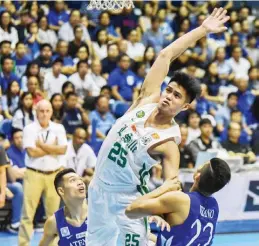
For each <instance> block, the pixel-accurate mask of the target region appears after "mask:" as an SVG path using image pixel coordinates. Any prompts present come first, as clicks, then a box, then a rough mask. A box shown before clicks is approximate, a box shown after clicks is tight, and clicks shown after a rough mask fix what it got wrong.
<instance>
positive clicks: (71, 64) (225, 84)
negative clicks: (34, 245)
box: [0, 0, 259, 233]
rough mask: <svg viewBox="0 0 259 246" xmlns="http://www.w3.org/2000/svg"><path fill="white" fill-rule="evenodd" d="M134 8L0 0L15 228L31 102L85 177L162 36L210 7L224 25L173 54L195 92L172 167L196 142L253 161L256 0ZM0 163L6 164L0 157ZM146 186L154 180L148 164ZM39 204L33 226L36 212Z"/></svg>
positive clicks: (256, 140)
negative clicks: (46, 111)
mask: <svg viewBox="0 0 259 246" xmlns="http://www.w3.org/2000/svg"><path fill="white" fill-rule="evenodd" d="M134 4H135V8H134V9H123V10H121V11H109V12H107V11H102V10H94V11H89V10H87V8H86V6H87V3H86V2H76V1H73V2H64V1H62V0H58V1H55V2H54V1H53V2H52V1H44V2H38V1H15V2H12V1H1V5H0V87H1V97H0V98H1V101H0V106H1V109H0V113H1V114H0V133H1V134H0V142H1V145H2V146H3V147H4V149H5V151H6V153H7V157H8V158H7V160H6V161H7V162H10V165H9V167H8V169H7V170H8V172H7V176H8V188H9V190H10V191H11V193H12V195H10V197H9V198H8V193H7V198H8V199H9V200H11V202H12V205H11V206H12V208H13V211H15V212H13V214H12V218H11V222H10V223H12V225H11V226H9V227H8V230H9V231H10V232H13V233H17V231H18V227H19V221H20V218H21V209H22V201H23V187H22V180H23V177H24V171H25V169H26V163H25V150H24V149H23V144H22V140H23V128H24V127H25V126H26V125H28V124H30V123H31V122H33V121H35V120H36V114H35V105H36V104H37V102H39V101H40V100H41V99H43V98H45V99H48V100H50V102H51V104H52V107H53V116H52V120H53V121H54V122H58V123H61V124H63V125H64V127H65V130H66V133H67V138H68V139H69V140H71V142H70V143H69V147H68V150H67V153H66V155H65V156H64V159H63V161H64V165H65V166H67V167H72V168H74V169H75V170H76V171H77V173H78V174H79V175H82V176H83V177H84V181H85V183H86V184H89V182H90V180H91V178H92V175H93V173H94V166H95V162H96V156H97V154H98V151H99V149H100V147H101V144H102V141H103V140H104V139H105V137H106V135H107V133H108V131H109V130H110V128H111V127H112V125H113V124H114V122H115V121H116V119H117V118H119V117H121V116H122V115H123V114H124V113H125V112H126V111H127V109H128V108H129V106H130V105H131V103H132V102H134V100H136V98H137V97H138V94H139V91H140V89H141V85H142V83H143V81H144V78H145V75H146V73H147V72H148V70H149V69H150V67H151V66H152V64H153V62H154V60H155V59H156V56H157V55H158V53H159V52H160V51H161V50H162V49H163V47H165V46H166V45H168V44H170V43H171V42H173V41H174V40H175V39H177V38H179V37H181V36H182V35H184V34H185V33H187V32H189V31H191V30H192V29H194V28H196V27H198V26H199V25H201V23H202V22H203V20H204V19H205V18H206V16H207V14H208V13H210V12H211V11H212V9H213V8H214V7H217V6H223V7H225V8H226V9H227V10H228V13H229V15H230V21H229V22H228V31H227V32H225V33H221V34H211V35H208V36H207V37H204V38H202V39H201V40H199V41H198V42H197V43H192V44H190V48H189V49H188V50H187V51H186V52H184V53H183V54H182V55H181V56H179V57H178V58H177V59H176V60H175V61H173V62H172V64H171V66H170V72H169V74H168V77H167V78H166V79H165V81H164V83H163V85H162V87H161V90H163V89H164V88H165V87H166V84H167V82H168V81H169V80H170V76H171V75H172V73H173V72H174V71H176V70H181V71H184V72H186V73H188V74H189V75H192V76H194V77H195V78H197V79H198V80H200V82H201V84H202V95H201V97H200V98H199V99H198V100H196V101H194V102H193V103H192V105H191V109H190V110H188V111H185V112H182V113H180V114H179V115H178V116H177V118H176V120H177V122H178V123H179V125H180V129H181V134H182V142H181V144H180V146H179V149H180V153H181V163H180V168H190V169H191V168H194V167H195V163H196V161H197V156H198V153H199V152H200V151H207V150H209V149H222V151H223V150H224V151H225V153H227V155H229V156H238V157H241V158H242V161H243V162H244V163H245V164H254V163H256V162H257V156H259V127H258V121H259V109H257V108H258V107H259V98H258V96H259V71H258V65H259V49H258V47H259V18H257V14H258V9H257V7H258V6H256V3H255V2H246V3H243V2H233V1H225V2H223V1H222V2H219V1H208V2H204V1H177V2H175V1H169V0H168V1H135V2H134ZM0 159H2V160H1V162H2V163H0V165H2V164H5V162H6V161H5V160H4V159H3V158H0ZM150 174H151V182H150V184H149V186H150V188H151V189H154V188H156V187H157V186H159V185H160V184H161V183H162V182H163V180H162V177H161V166H160V165H159V164H158V165H157V166H156V167H154V168H153V169H152V171H151V173H150ZM40 207H41V206H39V210H38V212H37V213H36V217H35V228H37V226H38V225H39V223H38V222H40V221H41V220H42V218H44V211H43V212H42V211H41V210H42V209H40Z"/></svg>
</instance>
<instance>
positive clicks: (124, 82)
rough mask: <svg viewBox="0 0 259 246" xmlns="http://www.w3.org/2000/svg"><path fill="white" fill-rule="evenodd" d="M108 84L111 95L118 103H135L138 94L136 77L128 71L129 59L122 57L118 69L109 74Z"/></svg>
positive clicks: (125, 56)
mask: <svg viewBox="0 0 259 246" xmlns="http://www.w3.org/2000/svg"><path fill="white" fill-rule="evenodd" d="M108 84H109V85H110V86H111V87H112V94H113V97H114V98H115V99H116V100H119V101H123V102H125V101H128V102H129V101H133V102H134V101H135V100H136V99H137V97H138V94H139V89H138V88H137V81H136V75H135V74H134V73H133V72H132V71H131V70H130V58H129V57H128V56H127V55H122V56H121V57H120V59H119V67H118V68H116V69H115V70H114V71H112V73H111V74H110V76H109V78H108Z"/></svg>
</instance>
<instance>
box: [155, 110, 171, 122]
mask: <svg viewBox="0 0 259 246" xmlns="http://www.w3.org/2000/svg"><path fill="white" fill-rule="evenodd" d="M172 119H173V117H172V116H171V115H170V116H169V115H168V116H167V115H165V114H163V113H162V112H161V111H160V110H159V109H156V110H154V112H153V113H152V114H151V121H152V123H153V124H155V125H171V122H172Z"/></svg>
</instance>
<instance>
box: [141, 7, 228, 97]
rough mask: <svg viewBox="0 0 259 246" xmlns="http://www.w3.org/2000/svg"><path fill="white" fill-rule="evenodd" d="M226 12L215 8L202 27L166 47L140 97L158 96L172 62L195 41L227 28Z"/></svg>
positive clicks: (146, 80)
mask: <svg viewBox="0 0 259 246" xmlns="http://www.w3.org/2000/svg"><path fill="white" fill-rule="evenodd" d="M226 13H227V11H226V10H224V9H223V8H220V9H216V8H215V9H214V11H213V12H212V14H211V15H210V16H209V17H207V18H206V19H205V20H204V22H203V23H202V25H201V26H200V27H198V28H196V29H194V30H192V31H191V32H189V33H187V34H185V35H183V36H182V37H180V38H178V39H177V40H176V41H174V42H173V43H172V44H170V45H168V46H167V47H166V48H164V49H163V50H162V51H161V52H160V53H159V55H158V57H157V59H156V61H155V62H154V64H153V66H152V67H151V69H150V70H149V72H148V74H147V76H146V79H145V81H144V84H143V86H142V88H141V92H140V98H145V97H149V96H158V95H159V94H160V86H161V84H162V83H163V81H164V79H165V77H166V76H167V74H168V71H169V66H170V63H171V62H172V61H173V60H175V59H176V58H177V57H178V56H180V55H181V54H182V53H183V52H184V51H185V50H186V49H187V48H188V47H189V46H190V45H191V44H192V43H193V42H196V41H197V40H199V39H201V38H202V37H204V36H205V35H206V34H208V33H219V32H223V31H225V30H227V28H226V27H225V26H224V23H226V22H227V21H228V20H229V16H226Z"/></svg>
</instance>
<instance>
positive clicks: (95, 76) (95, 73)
mask: <svg viewBox="0 0 259 246" xmlns="http://www.w3.org/2000/svg"><path fill="white" fill-rule="evenodd" d="M101 72H102V63H101V62H100V61H99V60H93V61H92V63H91V72H90V73H89V74H88V75H87V77H89V80H90V79H91V80H92V81H93V82H94V84H95V85H96V86H95V87H94V89H95V90H93V91H92V96H99V95H100V90H101V88H102V87H103V86H105V85H106V84H107V81H106V80H105V79H104V78H103V77H102V76H101Z"/></svg>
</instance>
